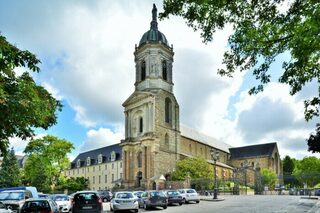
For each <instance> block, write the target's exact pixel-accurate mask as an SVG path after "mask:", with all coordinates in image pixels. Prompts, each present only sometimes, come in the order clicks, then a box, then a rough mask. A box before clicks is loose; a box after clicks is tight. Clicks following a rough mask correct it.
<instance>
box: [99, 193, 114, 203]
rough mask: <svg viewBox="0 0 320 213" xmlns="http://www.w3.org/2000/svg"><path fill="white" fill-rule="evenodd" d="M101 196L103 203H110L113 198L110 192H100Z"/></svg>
mask: <svg viewBox="0 0 320 213" xmlns="http://www.w3.org/2000/svg"><path fill="white" fill-rule="evenodd" d="M99 195H100V197H101V199H102V201H103V202H109V201H110V200H111V198H112V193H111V192H110V191H99Z"/></svg>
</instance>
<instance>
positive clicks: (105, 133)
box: [79, 128, 124, 152]
mask: <svg viewBox="0 0 320 213" xmlns="http://www.w3.org/2000/svg"><path fill="white" fill-rule="evenodd" d="M123 138H124V135H123V133H122V132H121V130H119V129H116V131H115V132H113V131H112V130H110V129H107V128H99V129H98V130H94V129H91V130H89V131H88V132H87V138H86V140H85V142H84V143H83V144H82V145H81V146H80V147H79V150H80V152H85V151H89V150H92V149H98V148H101V147H104V146H109V145H112V144H116V143H120V140H121V139H123Z"/></svg>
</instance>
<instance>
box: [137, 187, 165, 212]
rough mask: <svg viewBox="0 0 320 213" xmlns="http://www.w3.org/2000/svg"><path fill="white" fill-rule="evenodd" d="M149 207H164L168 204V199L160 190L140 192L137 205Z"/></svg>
mask: <svg viewBox="0 0 320 213" xmlns="http://www.w3.org/2000/svg"><path fill="white" fill-rule="evenodd" d="M142 206H143V208H144V209H146V210H147V209H150V208H151V207H162V208H164V209H166V208H167V206H168V200H167V197H166V196H165V194H164V193H163V192H162V191H155V190H151V191H145V192H143V193H142V194H141V198H140V199H139V207H142Z"/></svg>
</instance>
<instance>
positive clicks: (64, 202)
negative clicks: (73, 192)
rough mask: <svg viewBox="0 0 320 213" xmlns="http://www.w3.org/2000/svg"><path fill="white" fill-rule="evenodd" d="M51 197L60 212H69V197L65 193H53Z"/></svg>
mask: <svg viewBox="0 0 320 213" xmlns="http://www.w3.org/2000/svg"><path fill="white" fill-rule="evenodd" d="M52 199H53V200H54V201H55V202H56V203H57V205H58V206H59V209H60V212H69V211H70V210H71V207H72V205H71V199H70V198H69V196H68V195H65V194H55V195H53V196H52Z"/></svg>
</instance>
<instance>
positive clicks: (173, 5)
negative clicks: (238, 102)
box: [160, 0, 320, 152]
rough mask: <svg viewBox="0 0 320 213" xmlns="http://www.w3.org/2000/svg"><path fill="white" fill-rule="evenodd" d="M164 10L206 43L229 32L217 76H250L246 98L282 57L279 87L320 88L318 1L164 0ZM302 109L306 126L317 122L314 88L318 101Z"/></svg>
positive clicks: (310, 101) (261, 85) (296, 89)
mask: <svg viewBox="0 0 320 213" xmlns="http://www.w3.org/2000/svg"><path fill="white" fill-rule="evenodd" d="M285 5H288V8H287V9H283V8H284V6H285ZM163 7H164V12H163V13H161V14H160V18H168V17H169V15H178V16H181V17H183V18H184V19H186V22H187V24H188V26H191V27H192V28H193V29H194V30H200V31H201V37H202V38H203V41H204V42H205V43H207V42H210V41H212V36H213V34H214V32H215V31H216V30H218V29H223V28H224V27H225V26H227V25H232V26H233V30H234V31H233V34H232V35H231V36H230V37H229V47H230V49H229V50H228V51H227V52H225V54H224V59H223V64H225V68H221V69H219V70H218V73H219V74H220V75H226V76H229V77H232V76H233V74H234V73H235V72H236V71H240V72H242V71H245V70H251V71H252V73H253V75H254V77H255V78H256V79H257V80H259V81H260V83H259V84H258V85H257V86H254V87H252V88H251V89H250V90H249V94H255V93H258V92H261V91H263V89H264V86H265V85H266V84H267V83H269V82H270V79H271V74H270V71H269V70H270V66H271V64H272V63H273V62H274V61H275V60H276V59H277V57H278V56H279V55H280V54H283V53H285V54H290V56H291V57H290V59H288V60H285V61H284V62H283V63H282V68H283V71H282V74H280V77H279V82H281V83H284V84H288V85H289V86H290V88H291V89H290V94H291V95H294V94H296V93H297V92H299V91H300V90H301V89H302V88H303V87H304V86H305V85H306V84H307V83H310V82H311V81H316V82H317V83H318V84H319V82H320V74H319V73H320V36H319V33H320V21H319V19H320V2H319V1H318V0H292V1H286V0H251V1H243V0H233V1H229V0H218V1H217V0H201V1H199V0H164V6H163ZM304 105H305V113H304V114H305V119H306V120H307V121H308V120H310V119H312V117H313V116H319V105H320V88H319V85H318V90H317V96H315V97H312V98H311V99H307V100H305V101H304ZM314 151H317V152H320V149H316V150H314Z"/></svg>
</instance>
